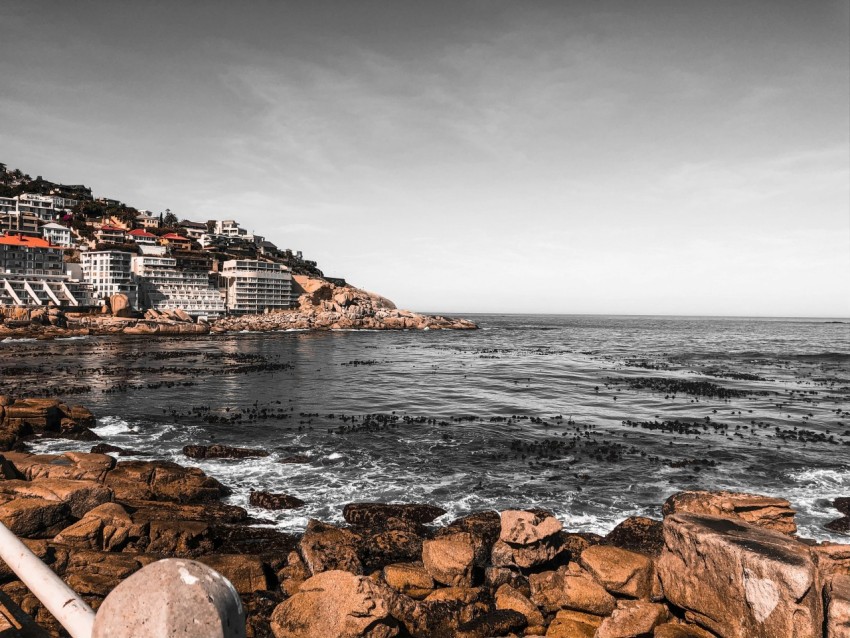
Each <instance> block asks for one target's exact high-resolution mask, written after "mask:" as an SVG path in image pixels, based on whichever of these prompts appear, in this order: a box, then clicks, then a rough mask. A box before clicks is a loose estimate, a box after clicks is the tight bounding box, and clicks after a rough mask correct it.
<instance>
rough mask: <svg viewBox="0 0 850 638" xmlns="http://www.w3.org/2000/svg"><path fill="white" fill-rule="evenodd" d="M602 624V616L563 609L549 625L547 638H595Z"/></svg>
mask: <svg viewBox="0 0 850 638" xmlns="http://www.w3.org/2000/svg"><path fill="white" fill-rule="evenodd" d="M601 624H602V618H601V617H600V616H594V615H593V614H586V613H584V612H581V611H573V610H571V609H562V610H561V611H559V612H558V613H557V614H555V618H553V619H552V622H551V623H549V629H548V630H547V631H546V638H593V637H594V636H595V635H596V630H597V629H598V628H599V625H601Z"/></svg>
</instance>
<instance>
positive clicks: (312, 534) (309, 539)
mask: <svg viewBox="0 0 850 638" xmlns="http://www.w3.org/2000/svg"><path fill="white" fill-rule="evenodd" d="M361 540H362V539H361V538H360V536H358V535H357V534H355V533H354V532H352V531H351V530H347V529H343V528H341V527H335V526H333V525H327V524H325V523H322V522H320V521H316V520H312V519H311V520H310V521H309V522H308V523H307V529H306V530H305V531H304V534H303V535H302V537H301V541H300V543H299V544H298V547H299V549H300V551H301V556H302V558H303V559H304V563H305V564H306V565H307V569H309V570H310V573H311V574H314V575H315V574H319V573H321V572H326V571H346V572H351V573H352V574H362V573H363V564H362V563H361V562H360V557H359V555H358V550H359V546H360V543H361Z"/></svg>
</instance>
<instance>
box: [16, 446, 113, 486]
mask: <svg viewBox="0 0 850 638" xmlns="http://www.w3.org/2000/svg"><path fill="white" fill-rule="evenodd" d="M4 456H5V457H6V460H7V461H9V462H10V463H11V464H12V466H13V467H14V468H15V472H16V473H17V475H18V476H21V477H22V478H24V479H26V480H28V481H34V480H36V479H70V480H74V481H99V482H103V480H104V478H105V477H106V474H107V472H109V471H110V470H111V469H112V468H113V467H114V466H115V459H114V458H112V457H111V456H107V455H105V454H87V453H85V452H65V453H64V454H26V453H20V452H6V453H5V454H4Z"/></svg>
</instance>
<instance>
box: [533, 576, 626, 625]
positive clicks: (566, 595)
mask: <svg viewBox="0 0 850 638" xmlns="http://www.w3.org/2000/svg"><path fill="white" fill-rule="evenodd" d="M528 581H529V584H530V586H531V600H532V602H534V604H536V605H537V606H538V607H540V608H541V609H542V610H543V611H544V612H546V613H554V612H556V611H558V610H559V609H572V610H575V611H583V612H586V613H589V614H594V615H596V616H607V615H608V614H610V613H611V612H613V611H614V607H615V600H614V597H613V596H612V595H611V594H609V593H608V592H607V591H605V588H604V587H602V585H600V584H599V583H597V582H596V581H595V580H594V579H593V577H592V576H590V574H588V573H586V572H584V571H582V570H581V569H579V568H577V567H573V566H570V567H569V568H567V567H561V568H559V569H558V570H557V571H550V572H542V573H539V574H531V575H530V576H529V577H528Z"/></svg>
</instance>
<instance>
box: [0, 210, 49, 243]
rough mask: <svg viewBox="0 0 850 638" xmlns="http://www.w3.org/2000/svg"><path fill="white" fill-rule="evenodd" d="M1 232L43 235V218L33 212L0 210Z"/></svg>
mask: <svg viewBox="0 0 850 638" xmlns="http://www.w3.org/2000/svg"><path fill="white" fill-rule="evenodd" d="M0 233H14V234H17V235H32V236H34V237H40V236H41V220H40V219H39V218H38V217H36V216H35V215H33V214H32V213H19V212H15V211H10V212H0Z"/></svg>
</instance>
